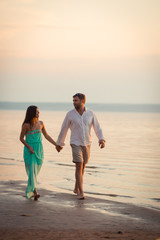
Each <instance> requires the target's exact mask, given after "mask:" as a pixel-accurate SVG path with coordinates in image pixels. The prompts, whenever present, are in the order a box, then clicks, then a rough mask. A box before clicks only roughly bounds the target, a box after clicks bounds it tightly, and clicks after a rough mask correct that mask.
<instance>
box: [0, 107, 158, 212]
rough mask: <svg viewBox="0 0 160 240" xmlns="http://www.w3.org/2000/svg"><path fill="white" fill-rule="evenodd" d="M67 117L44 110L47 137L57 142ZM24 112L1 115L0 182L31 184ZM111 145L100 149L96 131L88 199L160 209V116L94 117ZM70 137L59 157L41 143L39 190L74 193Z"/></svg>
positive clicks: (112, 114)
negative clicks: (42, 157)
mask: <svg viewBox="0 0 160 240" xmlns="http://www.w3.org/2000/svg"><path fill="white" fill-rule="evenodd" d="M65 114H66V112H64V111H61V112H56V111H43V110H42V111H41V109H40V119H41V120H43V121H44V123H45V126H46V129H47V131H48V133H49V134H50V135H51V136H52V137H53V139H54V140H56V139H57V136H58V133H59V130H60V127H61V123H62V121H63V119H64V117H65ZM24 115H25V111H21V110H15V111H13V110H0V133H1V134H0V142H1V144H0V165H1V168H0V180H4V181H5V180H27V177H26V173H25V169H24V164H23V145H22V144H21V143H20V141H19V134H20V129H21V124H22V121H23V119H24ZM96 115H97V117H98V119H99V122H100V124H101V126H102V129H103V132H104V135H105V137H106V140H107V146H106V148H105V149H99V147H98V140H97V138H96V136H95V134H94V131H92V137H93V143H92V148H91V158H90V162H89V164H88V166H87V168H86V172H85V176H84V191H85V193H86V196H87V195H88V196H93V197H98V198H103V199H108V200H114V201H121V202H129V203H134V204H137V205H141V206H147V207H152V208H157V209H160V147H159V146H160V113H140V112H138V113H135V112H134V113H133V112H132V113H127V112H125V113H122V112H121V113H116V112H96ZM69 136H70V132H68V135H67V138H66V146H65V147H64V149H63V150H62V152H61V153H57V152H56V150H55V148H54V146H53V145H51V144H50V143H49V142H47V141H46V140H45V139H43V145H44V151H45V160H44V164H43V167H42V170H41V172H40V174H39V177H38V181H39V187H43V188H47V189H53V190H56V191H59V192H63V191H64V192H71V191H72V190H73V187H74V170H75V169H74V164H73V163H72V158H71V149H70V145H69Z"/></svg>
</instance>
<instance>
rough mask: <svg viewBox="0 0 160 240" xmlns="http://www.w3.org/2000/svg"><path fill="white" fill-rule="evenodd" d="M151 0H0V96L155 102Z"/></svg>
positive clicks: (157, 83) (156, 8)
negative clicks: (76, 96)
mask: <svg viewBox="0 0 160 240" xmlns="http://www.w3.org/2000/svg"><path fill="white" fill-rule="evenodd" d="M159 13H160V1H159V0H134V1H132V0H46V1H44V0H1V1H0V101H18V102H24V101H29V102H31V101H40V102H70V101H72V96H73V94H75V93H76V92H83V93H85V94H86V96H87V101H88V102H97V103H160V14H159Z"/></svg>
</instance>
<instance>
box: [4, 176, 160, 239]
mask: <svg viewBox="0 0 160 240" xmlns="http://www.w3.org/2000/svg"><path fill="white" fill-rule="evenodd" d="M25 185H26V182H25V181H6V182H4V181H1V182H0V191H1V196H0V214H1V220H0V239H1V240H4V239H5V240H9V239H16V240H19V239H24V240H26V239H46V240H49V239H91V240H92V239H124V240H125V239H131V240H137V239H138V240H143V239H145V240H146V239H150V240H156V239H158V238H160V229H159V226H160V211H159V210H156V209H155V210H154V209H148V208H144V207H140V206H135V205H132V204H126V203H120V202H116V201H110V200H102V199H98V198H92V197H89V196H87V197H86V199H85V200H77V198H76V196H75V195H74V194H72V192H71V193H70V194H69V193H62V192H61V193H59V192H54V191H49V190H45V189H39V192H40V194H41V198H40V200H39V201H33V200H32V199H31V200H28V199H26V198H25Z"/></svg>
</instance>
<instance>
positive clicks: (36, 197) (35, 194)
mask: <svg viewBox="0 0 160 240" xmlns="http://www.w3.org/2000/svg"><path fill="white" fill-rule="evenodd" d="M33 197H34V200H35V201H37V200H38V198H40V194H38V193H37V191H36V190H34V196H33Z"/></svg>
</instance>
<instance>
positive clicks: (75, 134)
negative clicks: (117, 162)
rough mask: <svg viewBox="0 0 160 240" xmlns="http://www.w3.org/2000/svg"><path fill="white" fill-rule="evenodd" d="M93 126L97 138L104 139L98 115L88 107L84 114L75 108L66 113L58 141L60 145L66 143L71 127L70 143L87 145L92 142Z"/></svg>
mask: <svg viewBox="0 0 160 240" xmlns="http://www.w3.org/2000/svg"><path fill="white" fill-rule="evenodd" d="M92 127H93V129H94V131H95V133H96V135H97V138H98V139H99V140H102V139H104V137H103V133H102V129H101V128H100V124H99V122H98V120H97V117H96V115H95V114H94V113H93V112H92V111H90V110H88V109H86V108H85V111H84V112H83V114H82V115H80V114H79V113H78V111H77V110H76V109H75V108H74V109H73V110H71V111H69V112H68V113H67V114H66V117H65V119H64V121H63V124H62V127H61V131H60V134H59V136H58V139H57V142H56V143H57V145H59V146H64V145H65V143H64V142H65V138H66V135H67V132H68V129H69V128H70V130H71V136H70V144H75V145H77V146H80V145H81V146H87V145H89V144H91V142H92V138H91V128H92Z"/></svg>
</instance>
